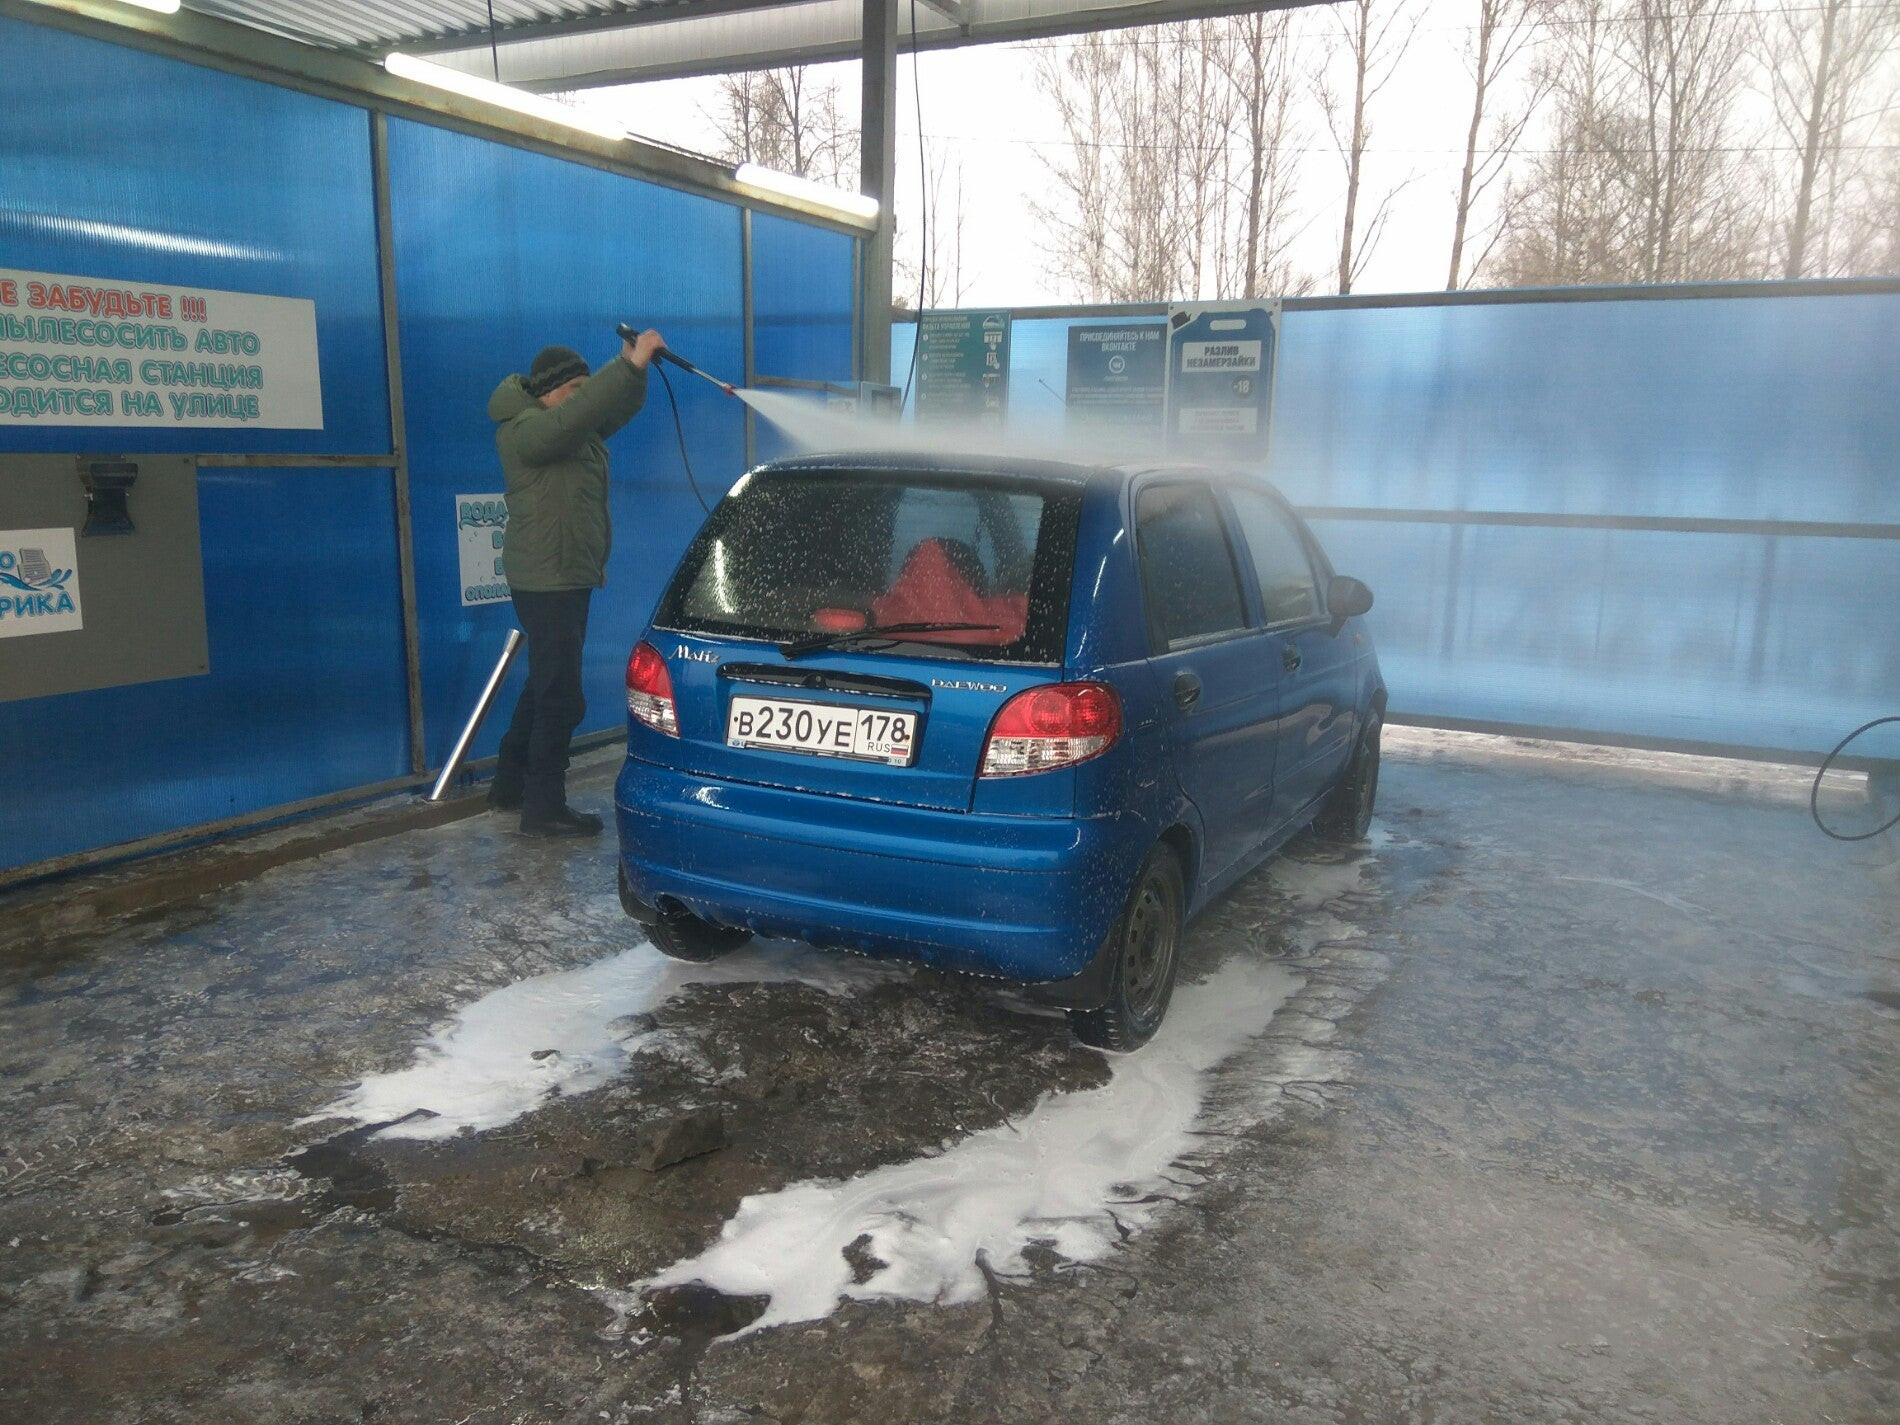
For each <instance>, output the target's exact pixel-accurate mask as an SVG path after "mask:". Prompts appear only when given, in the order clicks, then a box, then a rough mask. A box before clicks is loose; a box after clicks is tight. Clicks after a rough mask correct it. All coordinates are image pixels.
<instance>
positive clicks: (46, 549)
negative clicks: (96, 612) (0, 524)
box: [0, 529, 86, 638]
mask: <svg viewBox="0 0 1900 1425" xmlns="http://www.w3.org/2000/svg"><path fill="white" fill-rule="evenodd" d="M75 543H76V541H75V540H74V538H73V532H72V531H71V530H70V529H10V530H0V638H22V637H27V636H30V635H32V634H36V633H68V632H71V631H72V630H74V629H81V628H84V627H85V626H86V624H85V618H84V611H83V610H82V609H81V607H80V602H79V556H78V553H77V552H76V550H75V547H74V546H75Z"/></svg>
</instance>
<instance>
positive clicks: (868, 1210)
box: [636, 957, 1300, 1335]
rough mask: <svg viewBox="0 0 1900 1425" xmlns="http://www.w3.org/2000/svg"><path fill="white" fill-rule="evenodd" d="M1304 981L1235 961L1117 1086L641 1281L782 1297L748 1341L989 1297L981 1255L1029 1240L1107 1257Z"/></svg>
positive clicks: (1007, 1266)
mask: <svg viewBox="0 0 1900 1425" xmlns="http://www.w3.org/2000/svg"><path fill="white" fill-rule="evenodd" d="M1299 987H1300V981H1299V980H1298V979H1297V978H1296V977H1295V976H1294V975H1292V974H1291V973H1289V972H1288V971H1287V970H1286V969H1285V968H1284V967H1283V966H1280V965H1275V964H1268V963H1262V962H1259V961H1256V960H1252V959H1247V958H1243V957H1237V958H1235V959H1232V960H1229V961H1228V962H1227V963H1226V964H1225V965H1224V966H1222V967H1221V968H1220V969H1219V970H1218V971H1216V972H1215V973H1214V974H1213V975H1211V976H1210V977H1209V978H1208V979H1206V980H1205V981H1203V982H1201V983H1200V984H1195V985H1184V986H1182V987H1181V988H1179V989H1177V990H1176V991H1175V995H1174V1003H1173V1005H1172V1006H1171V1008H1170V1009H1169V1011H1168V1018H1167V1021H1166V1022H1165V1023H1164V1024H1163V1026H1162V1028H1161V1032H1160V1033H1159V1034H1158V1035H1156V1037H1155V1038H1154V1040H1153V1041H1152V1042H1150V1043H1149V1044H1148V1046H1147V1047H1146V1048H1144V1049H1143V1050H1141V1052H1139V1053H1137V1054H1131V1055H1127V1056H1122V1057H1117V1058H1115V1059H1114V1060H1113V1061H1112V1065H1111V1073H1112V1077H1111V1079H1110V1080H1109V1082H1108V1083H1107V1084H1106V1085H1104V1086H1103V1087H1101V1088H1098V1089H1088V1090H1084V1091H1082V1092H1078V1093H1071V1094H1057V1095H1051V1096H1049V1097H1046V1098H1044V1099H1043V1100H1042V1101H1041V1102H1040V1103H1039V1104H1037V1106H1036V1107H1035V1108H1034V1109H1033V1110H1032V1111H1031V1112H1030V1113H1029V1115H1028V1116H1027V1117H1025V1118H1023V1119H1021V1120H1019V1121H1017V1122H1015V1123H1013V1124H1007V1123H1006V1124H1004V1125H1002V1126H1001V1127H998V1128H990V1129H985V1130H984V1131H982V1132H980V1133H976V1134H973V1135H972V1136H970V1137H969V1138H966V1139H964V1140H963V1141H962V1142H960V1143H957V1144H956V1145H955V1146H953V1147H951V1148H949V1149H948V1150H946V1151H945V1152H943V1153H940V1154H937V1155H935V1156H933V1157H929V1158H922V1159H916V1160H913V1161H911V1162H907V1163H898V1164H895V1165H893V1166H891V1167H887V1168H880V1169H878V1170H876V1171H874V1172H870V1173H866V1174H864V1175H863V1176H861V1177H857V1178H852V1179H850V1180H848V1181H845V1182H804V1183H794V1184H792V1185H791V1186H789V1187H786V1188H783V1189H781V1190H779V1191H777V1192H770V1193H761V1194H757V1195H755V1196H752V1197H748V1198H746V1199H745V1200H744V1201H743V1202H742V1203H740V1205H739V1210H738V1212H737V1213H736V1214H735V1215H734V1217H733V1218H732V1220H731V1221H730V1222H728V1223H727V1224H726V1227H725V1230H724V1231H723V1233H722V1234H721V1235H720V1239H719V1241H717V1242H716V1243H714V1244H713V1245H712V1246H711V1247H709V1248H707V1249H706V1250H705V1251H704V1252H702V1253H700V1254H699V1255H698V1256H696V1257H689V1258H687V1259H685V1260H684V1261H681V1262H678V1263H676V1264H674V1265H673V1266H672V1267H669V1268H668V1269H667V1270H666V1271H664V1272H661V1273H660V1274H659V1275H657V1276H654V1277H652V1278H649V1279H648V1280H647V1281H645V1282H642V1283H640V1284H639V1287H640V1288H653V1287H663V1286H679V1285H684V1284H686V1283H689V1282H701V1283H704V1284H705V1285H707V1286H711V1287H714V1288H716V1289H717V1290H719V1291H721V1292H724V1293H726V1294H728V1295H733V1296H769V1297H770V1298H771V1304H770V1305H769V1306H768V1307H767V1308H766V1310H765V1313H764V1314H763V1315H762V1316H760V1317H759V1319H758V1320H757V1321H755V1322H753V1323H752V1324H751V1325H750V1326H748V1327H747V1328H746V1330H745V1331H744V1332H741V1333H740V1334H742V1335H743V1334H749V1333H750V1332H752V1331H758V1330H762V1329H764V1328H765V1327H768V1326H779V1325H784V1324H786V1323H789V1322H796V1321H813V1320H817V1319H819V1318H821V1317H825V1316H828V1315H830V1314H831V1313H832V1312H833V1311H835V1310H836V1309H837V1307H838V1305H839V1302H840V1301H841V1299H843V1298H847V1297H853V1298H858V1299H901V1300H908V1301H923V1302H936V1303H941V1304H945V1305H954V1304H957V1303H961V1302H969V1301H976V1300H980V1299H981V1298H982V1297H983V1295H984V1291H985V1282H984V1278H983V1268H982V1267H981V1266H980V1265H979V1263H978V1256H979V1254H981V1255H982V1257H983V1259H984V1260H985V1261H986V1262H987V1263H988V1265H989V1267H990V1269H991V1270H993V1271H995V1272H998V1273H1001V1274H1010V1273H1015V1272H1021V1271H1024V1270H1026V1266H1025V1263H1024V1260H1023V1255H1022V1253H1023V1249H1024V1248H1025V1247H1027V1246H1029V1245H1030V1244H1031V1243H1036V1242H1044V1243H1048V1244H1049V1245H1051V1246H1053V1247H1054V1248H1055V1250H1056V1251H1057V1252H1059V1253H1060V1254H1061V1255H1062V1256H1064V1257H1066V1258H1068V1259H1069V1260H1071V1261H1076V1262H1088V1261H1094V1260H1096V1259H1098V1258H1100V1257H1102V1256H1103V1255H1105V1254H1106V1253H1107V1252H1108V1251H1109V1250H1110V1249H1111V1248H1112V1247H1113V1246H1114V1245H1115V1244H1116V1243H1117V1242H1118V1241H1120V1240H1121V1238H1122V1236H1123V1235H1124V1233H1126V1232H1132V1231H1135V1230H1138V1229H1140V1228H1141V1227H1143V1226H1145V1225H1146V1224H1147V1223H1148V1221H1149V1219H1150V1218H1152V1217H1153V1215H1154V1213H1155V1212H1156V1211H1157V1209H1158V1205H1159V1202H1160V1201H1161V1200H1162V1199H1161V1196H1160V1195H1162V1194H1166V1193H1171V1192H1178V1191H1179V1186H1180V1185H1179V1184H1178V1183H1175V1182H1171V1181H1170V1180H1169V1176H1168V1173H1169V1169H1170V1166H1171V1165H1173V1164H1174V1163H1175V1162H1176V1160H1177V1159H1179V1158H1181V1157H1182V1156H1183V1155H1186V1154H1189V1153H1191V1152H1192V1151H1193V1150H1194V1149H1195V1148H1196V1147H1197V1146H1198V1145H1199V1140H1197V1139H1196V1138H1195V1137H1194V1136H1193V1134H1192V1132H1191V1130H1192V1129H1193V1127H1194V1125H1195V1122H1196V1120H1197V1118H1198V1117H1199V1115H1200V1112H1201V1107H1202V1102H1203V1099H1204V1097H1205V1094H1206V1075H1207V1072H1208V1071H1209V1070H1210V1069H1212V1068H1213V1067H1214V1066H1215V1065H1217V1064H1219V1063H1220V1062H1221V1061H1222V1060H1223V1059H1225V1058H1227V1057H1228V1056H1229V1055H1231V1054H1232V1053H1234V1052H1235V1051H1236V1050H1237V1049H1239V1048H1240V1047H1241V1045H1243V1044H1244V1043H1246V1042H1247V1040H1249V1039H1251V1038H1253V1037H1254V1036H1255V1035H1257V1034H1259V1033H1260V1032H1261V1031H1262V1030H1264V1029H1265V1028H1266V1027H1267V1024H1268V1022H1269V1021H1270V1020H1271V1019H1272V1018H1273V1016H1274V1014H1275V1012H1276V1011H1277V1010H1279V1008H1280V1007H1281V1006H1282V1005H1283V1004H1285V1003H1286V1001H1287V999H1288V997H1289V996H1290V995H1292V994H1293V993H1294V992H1295V991H1296V990H1297V989H1298V988H1299ZM860 1237H868V1238H869V1239H870V1241H869V1254H868V1255H869V1256H871V1257H874V1258H876V1259H877V1260H878V1261H879V1262H882V1263H884V1264H885V1265H884V1266H883V1267H882V1268H880V1269H879V1270H877V1271H876V1272H875V1273H874V1274H873V1275H871V1276H870V1277H869V1279H868V1280H866V1281H864V1282H862V1283H858V1282H854V1281H853V1280H852V1276H853V1272H852V1267H851V1263H850V1262H848V1261H847V1260H846V1259H845V1255H844V1252H845V1248H846V1247H848V1246H850V1245H851V1244H852V1243H853V1242H855V1241H857V1240H858V1239H859V1238H860ZM858 1256H859V1260H860V1261H862V1260H864V1256H865V1254H864V1253H862V1252H860V1253H859V1254H858ZM637 1289H638V1288H636V1290H637Z"/></svg>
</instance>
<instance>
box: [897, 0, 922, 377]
mask: <svg viewBox="0 0 1900 1425" xmlns="http://www.w3.org/2000/svg"><path fill="white" fill-rule="evenodd" d="M910 93H911V97H912V98H913V99H914V100H916V101H917V330H916V331H915V332H913V333H912V335H911V342H910V369H909V370H908V371H906V372H905V373H904V399H903V400H901V401H899V402H898V403H897V409H898V410H899V411H900V412H901V411H902V410H903V409H904V407H905V406H908V405H909V404H910V385H911V382H912V381H914V380H916V379H917V349H918V348H919V347H921V346H922V345H923V344H924V301H925V299H926V298H927V297H928V295H929V293H930V161H929V159H928V158H927V157H926V150H925V148H924V86H923V80H922V78H921V76H920V75H919V72H918V68H917V0H910ZM896 229H897V221H896V214H895V212H893V213H892V217H891V230H892V233H893V235H895V233H896Z"/></svg>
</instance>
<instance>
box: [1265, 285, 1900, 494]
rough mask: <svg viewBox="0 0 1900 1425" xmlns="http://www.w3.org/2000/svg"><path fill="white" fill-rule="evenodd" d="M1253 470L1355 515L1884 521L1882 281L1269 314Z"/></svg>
mask: <svg viewBox="0 0 1900 1425" xmlns="http://www.w3.org/2000/svg"><path fill="white" fill-rule="evenodd" d="M1282 331H1283V343H1282V348H1281V364H1280V371H1279V384H1278V389H1277V391H1276V393H1275V412H1274V438H1273V439H1274V445H1273V473H1274V478H1275V480H1276V481H1278V482H1279V483H1280V485H1281V486H1282V488H1284V489H1285V490H1286V491H1287V493H1288V494H1289V495H1290V496H1291V497H1292V498H1293V499H1295V500H1298V501H1303V502H1306V503H1310V504H1315V505H1348V506H1354V507H1359V508H1388V509H1447V510H1508V511H1538V512H1546V513H1564V514H1596V515H1640V516H1675V517H1683V516H1688V517H1700V518H1718V519H1774V520H1821V521H1880V522H1896V521H1900V480H1896V479H1895V478H1894V451H1895V450H1896V449H1900V362H1896V361H1895V360H1894V357H1893V353H1894V352H1895V351H1896V350H1900V293H1895V294H1871V295H1847V294H1843V295H1828V296H1788V297H1733V298H1701V299H1694V300H1680V301H1647V300H1645V301H1587V302H1550V303H1531V302H1526V303H1500V304H1494V305H1490V304H1487V305H1471V306H1441V307H1393V308H1375V309H1350V310H1333V311H1326V310H1320V311H1302V310H1298V309H1295V310H1292V311H1289V312H1287V313H1286V314H1285V317H1284V322H1283V327H1282Z"/></svg>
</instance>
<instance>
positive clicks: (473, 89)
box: [383, 54, 627, 139]
mask: <svg viewBox="0 0 1900 1425" xmlns="http://www.w3.org/2000/svg"><path fill="white" fill-rule="evenodd" d="M383 68H384V69H386V70H388V71H389V72H390V73H391V74H393V75H395V76H396V77H397V78H398V79H413V80H415V81H416V82H417V83H418V84H430V85H434V86H435V87H436V88H437V89H446V90H448V91H449V92H450V93H451V94H460V95H462V96H463V97H464V98H466V99H480V100H482V101H483V102H485V103H489V104H499V105H500V106H501V107H502V108H504V109H513V110H514V111H515V112H516V113H517V114H527V115H529V116H530V117H532V118H536V119H546V120H547V121H548V122H549V123H551V124H565V125H566V126H567V127H568V128H570V129H579V130H581V132H583V133H589V134H596V135H598V136H599V137H601V138H604V139H624V138H625V137H626V136H627V131H626V130H625V129H623V128H622V127H621V126H620V125H619V124H616V123H615V122H614V121H613V120H612V119H605V118H601V117H600V116H598V115H596V114H590V113H588V112H587V111H586V110H584V109H575V108H572V107H570V106H568V105H566V104H557V103H556V102H555V101H554V100H552V99H547V98H543V97H542V96H541V95H539V94H530V93H529V92H528V91H527V90H525V89H516V88H515V87H513V86H512V85H508V84H497V83H495V81H494V80H492V79H483V78H482V77H481V76H479V75H475V74H464V73H463V72H462V71H461V70H459V69H450V68H449V67H448V66H447V65H446V64H431V63H430V62H429V61H428V60H426V59H417V58H416V57H415V56H414V55H407V54H391V55H388V56H386V57H385V58H384V59H383Z"/></svg>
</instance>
